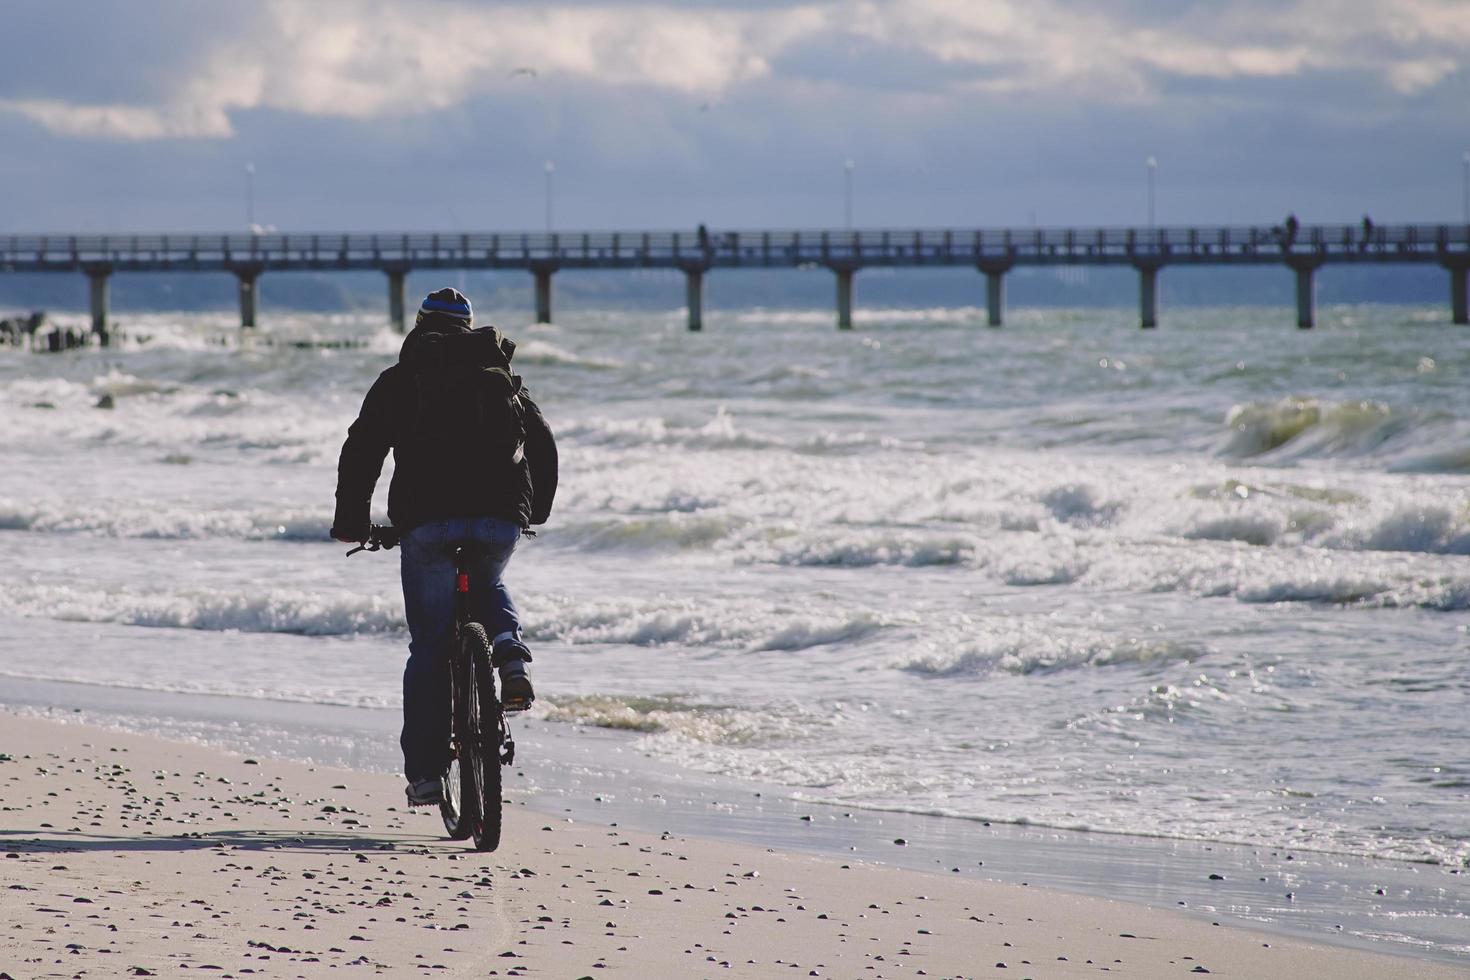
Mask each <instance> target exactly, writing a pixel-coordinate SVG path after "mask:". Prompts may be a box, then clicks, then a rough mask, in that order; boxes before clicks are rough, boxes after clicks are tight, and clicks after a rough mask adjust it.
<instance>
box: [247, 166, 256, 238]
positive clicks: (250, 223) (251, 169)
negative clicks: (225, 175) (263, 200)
mask: <svg viewBox="0 0 1470 980" xmlns="http://www.w3.org/2000/svg"><path fill="white" fill-rule="evenodd" d="M245 230H246V231H248V232H250V233H251V234H252V235H253V234H255V164H253V163H247V164H245Z"/></svg>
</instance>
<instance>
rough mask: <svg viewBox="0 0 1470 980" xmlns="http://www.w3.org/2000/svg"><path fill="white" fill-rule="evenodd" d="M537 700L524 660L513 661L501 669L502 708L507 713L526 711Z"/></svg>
mask: <svg viewBox="0 0 1470 980" xmlns="http://www.w3.org/2000/svg"><path fill="white" fill-rule="evenodd" d="M535 700H536V692H535V690H533V689H532V687H531V675H530V674H529V673H527V672H526V662H525V661H524V660H511V661H509V662H507V663H506V664H505V665H504V666H502V667H501V668H500V706H501V707H502V708H504V709H505V710H506V711H525V710H526V709H527V708H529V707H530V706H531V704H532V703H533V702H534V701H535Z"/></svg>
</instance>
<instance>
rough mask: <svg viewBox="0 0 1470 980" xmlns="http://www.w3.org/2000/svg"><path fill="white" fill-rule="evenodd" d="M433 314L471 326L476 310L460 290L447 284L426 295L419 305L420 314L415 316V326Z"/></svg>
mask: <svg viewBox="0 0 1470 980" xmlns="http://www.w3.org/2000/svg"><path fill="white" fill-rule="evenodd" d="M431 316H440V317H444V318H446V319H449V320H454V321H456V322H458V323H460V324H462V325H464V326H465V327H469V326H470V324H471V322H473V320H474V311H473V310H471V308H470V301H469V300H468V299H466V298H465V297H464V295H463V294H462V293H460V291H459V290H457V289H454V288H453V287H450V286H445V287H444V288H443V289H436V290H434V291H433V292H432V293H430V294H429V295H427V296H425V297H424V301H423V303H421V304H420V305H419V315H418V316H417V317H415V318H414V326H418V325H419V324H420V323H423V322H424V320H425V319H426V318H428V317H431Z"/></svg>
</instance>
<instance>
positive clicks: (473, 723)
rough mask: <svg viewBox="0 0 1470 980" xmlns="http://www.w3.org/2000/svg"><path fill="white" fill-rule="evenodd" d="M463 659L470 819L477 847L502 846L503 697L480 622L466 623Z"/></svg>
mask: <svg viewBox="0 0 1470 980" xmlns="http://www.w3.org/2000/svg"><path fill="white" fill-rule="evenodd" d="M460 654H461V660H462V663H463V664H465V665H467V666H468V667H469V673H470V675H471V678H472V680H471V682H470V684H469V695H470V697H469V702H470V703H469V709H470V710H469V730H468V732H467V733H466V737H465V738H464V739H462V740H461V745H462V746H463V749H462V755H461V758H460V770H461V772H463V771H465V770H466V769H468V771H469V774H470V778H469V779H468V780H466V784H467V788H468V785H469V784H473V786H474V789H475V794H474V798H475V811H476V812H475V815H474V819H473V821H472V822H471V826H472V828H473V836H474V838H475V850H477V851H493V850H495V849H496V848H497V847H499V846H500V740H501V728H502V718H501V713H500V699H499V698H498V697H496V696H495V671H494V668H493V667H492V666H491V663H490V638H489V636H487V635H486V633H485V627H483V626H481V625H480V624H479V623H466V624H465V627H464V630H463V631H462V632H461V634H460Z"/></svg>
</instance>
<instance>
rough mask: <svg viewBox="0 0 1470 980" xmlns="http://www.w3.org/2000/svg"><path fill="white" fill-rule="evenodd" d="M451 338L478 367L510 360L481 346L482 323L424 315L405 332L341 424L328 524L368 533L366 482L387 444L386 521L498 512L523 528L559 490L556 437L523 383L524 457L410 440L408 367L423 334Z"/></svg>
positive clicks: (413, 399) (401, 523)
mask: <svg viewBox="0 0 1470 980" xmlns="http://www.w3.org/2000/svg"><path fill="white" fill-rule="evenodd" d="M435 334H438V335H449V336H454V337H456V338H457V337H458V335H464V338H465V339H464V340H462V341H461V340H459V339H455V340H454V341H453V343H454V344H455V350H456V352H457V354H458V355H459V356H461V357H469V358H478V359H483V360H484V361H485V364H484V365H483V366H487V367H493V366H498V365H497V364H496V363H495V361H496V360H497V359H499V363H500V364H504V365H507V366H508V364H509V361H508V360H507V359H504V358H503V355H501V354H500V352H499V349H498V348H495V347H493V345H492V346H482V345H481V343H480V340H481V339H485V340H487V341H488V340H490V334H489V332H488V331H473V332H472V331H470V330H469V329H468V328H466V327H462V326H459V325H458V324H456V323H453V322H446V321H445V320H444V319H443V318H440V317H431V318H428V319H425V320H424V322H423V323H421V324H420V325H419V326H417V327H415V328H414V329H413V330H412V331H411V332H410V333H409V335H408V336H407V337H406V338H404V341H403V348H402V350H401V351H400V352H399V355H398V363H397V364H395V365H393V366H392V367H390V368H388V369H387V370H386V371H384V372H383V373H382V374H380V375H378V380H377V381H375V382H374V383H373V386H372V388H371V389H369V391H368V393H367V397H366V398H364V399H363V402H362V411H361V412H359V413H358V416H357V421H355V422H353V423H352V426H351V427H350V428H349V429H348V430H347V441H346V442H344V443H343V444H342V455H341V458H340V459H339V461H338V463H337V514H336V518H335V519H334V520H333V523H332V527H333V530H334V532H335V531H342V532H345V533H346V534H348V535H349V536H353V537H355V536H356V535H357V534H359V533H361V534H363V536H364V537H365V536H366V532H367V528H368V522H369V518H368V511H369V507H370V505H371V502H372V497H373V487H374V485H375V484H376V483H377V482H378V475H379V474H380V473H381V472H382V469H383V459H384V457H385V456H387V454H388V450H389V449H392V450H393V461H394V471H393V482H392V484H391V485H390V486H389V488H388V519H389V520H390V521H392V522H393V524H394V526H396V527H399V528H401V529H403V530H405V531H407V530H410V529H412V528H414V527H417V526H418V525H420V524H424V523H426V522H428V521H433V520H443V519H446V518H454V517H496V518H499V519H501V520H505V521H511V522H513V523H515V524H517V525H519V526H520V527H522V528H525V527H529V526H531V525H532V524H544V523H546V519H547V517H548V516H550V514H551V502H552V499H553V498H554V497H555V496H556V481H557V455H556V441H555V439H553V438H552V435H551V429H550V428H549V427H548V426H547V424H546V420H545V419H544V418H542V416H541V410H540V409H539V408H537V407H536V403H535V402H533V401H532V400H531V398H530V396H529V395H528V394H527V392H526V390H525V389H524V388H522V389H521V392H520V399H521V404H522V406H523V409H524V423H525V455H524V458H523V459H522V460H521V461H520V462H519V463H515V462H512V461H511V460H510V459H509V458H499V459H498V458H495V457H494V456H492V454H490V453H488V452H476V447H474V446H472V445H462V444H461V443H463V442H467V441H468V440H458V439H454V440H450V442H449V443H448V444H447V445H450V446H452V447H453V448H452V449H446V448H445V446H446V443H444V442H442V441H440V442H437V443H432V444H431V443H430V442H428V441H426V440H423V439H415V438H413V433H412V431H411V427H410V426H409V424H408V423H409V420H411V419H412V418H413V417H414V413H415V412H416V410H417V398H418V395H417V391H416V388H415V385H414V381H413V374H412V372H413V371H414V369H415V366H416V360H415V358H416V355H417V356H419V357H420V359H421V358H422V355H423V352H424V350H425V348H426V347H427V346H429V345H427V344H425V339H426V338H427V337H429V336H430V335H435Z"/></svg>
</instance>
